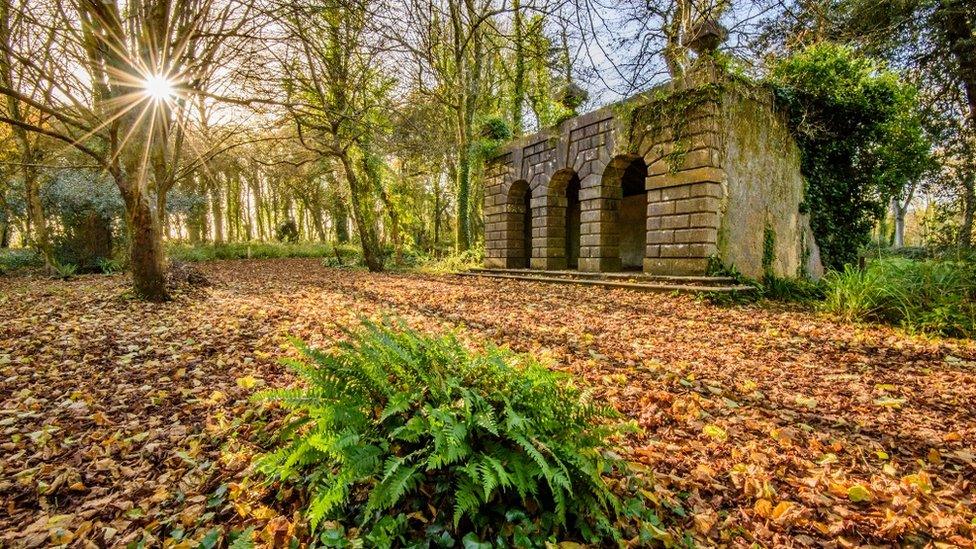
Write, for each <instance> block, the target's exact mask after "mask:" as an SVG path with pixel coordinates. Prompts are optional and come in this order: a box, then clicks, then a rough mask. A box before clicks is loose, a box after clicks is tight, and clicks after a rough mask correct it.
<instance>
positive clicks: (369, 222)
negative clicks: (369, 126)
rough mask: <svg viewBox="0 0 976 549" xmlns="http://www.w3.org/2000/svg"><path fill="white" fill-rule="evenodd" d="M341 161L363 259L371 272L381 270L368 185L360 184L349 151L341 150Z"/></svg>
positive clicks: (381, 264) (381, 262)
mask: <svg viewBox="0 0 976 549" xmlns="http://www.w3.org/2000/svg"><path fill="white" fill-rule="evenodd" d="M339 160H340V161H341V162H342V169H343V171H344V172H345V175H346V181H348V182H349V196H350V201H351V202H352V216H353V220H354V221H355V222H356V228H357V229H358V231H357V232H358V233H359V242H360V244H361V245H362V248H363V260H364V261H365V262H366V268H367V269H369V270H370V271H372V272H380V271H382V270H383V260H382V258H381V257H380V253H379V244H378V241H377V238H376V227H375V226H374V224H373V219H372V217H373V216H372V213H371V211H370V208H369V204H368V200H367V197H368V195H369V188H368V186H364V185H362V183H361V182H360V181H359V177H358V175H357V174H356V169H355V166H353V163H352V160H351V159H350V158H349V153H348V152H345V151H343V153H342V154H340V155H339Z"/></svg>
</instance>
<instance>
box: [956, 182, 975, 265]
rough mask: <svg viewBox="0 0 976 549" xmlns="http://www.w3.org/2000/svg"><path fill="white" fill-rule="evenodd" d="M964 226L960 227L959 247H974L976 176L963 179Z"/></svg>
mask: <svg viewBox="0 0 976 549" xmlns="http://www.w3.org/2000/svg"><path fill="white" fill-rule="evenodd" d="M962 204H963V213H962V226H961V227H959V246H960V247H962V248H966V249H969V248H972V247H973V219H974V218H976V176H974V175H973V174H971V173H970V174H968V175H966V176H965V177H964V178H963V195H962Z"/></svg>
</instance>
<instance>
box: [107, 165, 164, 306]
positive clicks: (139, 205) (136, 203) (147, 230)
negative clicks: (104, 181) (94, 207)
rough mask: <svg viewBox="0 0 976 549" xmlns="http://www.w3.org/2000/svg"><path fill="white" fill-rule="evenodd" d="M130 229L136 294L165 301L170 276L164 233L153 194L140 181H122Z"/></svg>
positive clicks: (130, 251)
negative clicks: (166, 264)
mask: <svg viewBox="0 0 976 549" xmlns="http://www.w3.org/2000/svg"><path fill="white" fill-rule="evenodd" d="M119 186H120V188H121V189H122V199H123V200H124V201H125V211H126V212H125V221H126V226H127V227H128V230H129V265H130V269H131V270H132V283H133V285H134V286H135V291H136V294H137V295H139V297H142V298H143V299H146V300H148V301H165V300H166V299H168V298H169V294H167V292H166V276H165V270H164V256H163V244H162V235H161V234H160V228H159V224H158V222H157V218H156V215H155V214H154V212H153V209H152V206H151V205H150V204H149V197H148V196H147V194H146V193H145V192H143V191H142V189H140V188H139V185H138V183H131V182H129V184H122V185H119Z"/></svg>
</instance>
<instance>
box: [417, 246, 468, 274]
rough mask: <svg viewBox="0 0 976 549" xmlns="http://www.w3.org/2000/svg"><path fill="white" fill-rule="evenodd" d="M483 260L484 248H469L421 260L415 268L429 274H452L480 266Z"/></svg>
mask: <svg viewBox="0 0 976 549" xmlns="http://www.w3.org/2000/svg"><path fill="white" fill-rule="evenodd" d="M484 261H485V250H484V248H471V249H470V250H468V251H466V252H461V253H452V254H450V255H447V256H444V257H438V258H430V259H428V260H426V261H423V262H421V263H420V264H419V265H418V266H417V270H418V271H420V272H422V273H429V274H452V273H459V272H462V271H469V270H471V269H474V268H476V267H481V266H483V265H484Z"/></svg>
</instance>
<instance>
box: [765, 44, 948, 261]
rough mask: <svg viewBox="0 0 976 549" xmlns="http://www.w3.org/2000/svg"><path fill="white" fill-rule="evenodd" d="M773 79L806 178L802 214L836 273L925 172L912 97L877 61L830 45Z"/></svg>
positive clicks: (925, 151)
mask: <svg viewBox="0 0 976 549" xmlns="http://www.w3.org/2000/svg"><path fill="white" fill-rule="evenodd" d="M770 82H771V83H772V85H773V86H774V91H775V94H776V98H777V100H778V102H779V103H780V104H781V105H784V106H785V107H786V109H787V112H788V114H789V118H790V123H791V129H792V132H793V135H794V136H795V137H796V139H797V142H798V145H799V146H800V151H801V168H802V171H803V175H804V176H805V177H806V180H807V187H806V197H805V200H804V204H803V205H802V206H801V211H807V210H809V213H810V216H811V217H810V224H811V226H812V228H813V232H814V236H815V237H816V239H817V244H818V245H819V246H820V249H821V252H822V257H823V260H824V264H825V266H827V267H830V268H833V269H841V268H843V266H844V265H845V264H848V263H853V262H854V261H856V259H857V253H858V249H859V248H860V247H861V246H862V245H864V244H865V243H867V241H868V239H869V235H870V230H871V227H872V226H873V224H874V223H875V221H876V220H877V219H878V218H879V217H880V216H881V215H883V212H884V209H885V206H886V204H887V202H888V200H889V199H890V198H891V196H893V195H895V194H896V193H898V192H899V191H900V190H901V189H902V188H903V187H904V186H905V185H906V184H907V183H908V182H910V181H913V180H917V179H918V178H920V177H921V176H922V174H923V173H924V172H925V170H926V169H928V166H929V163H930V158H931V155H930V151H929V144H928V141H927V139H926V137H925V135H924V134H923V132H922V129H921V125H920V124H919V122H918V100H917V97H916V95H917V92H916V90H915V89H914V88H913V87H912V86H909V85H908V84H905V83H904V82H902V81H901V80H900V79H899V77H898V75H896V74H895V73H893V72H891V71H888V70H886V69H885V68H884V67H882V66H880V65H879V64H878V63H877V62H875V61H873V60H871V59H868V58H865V57H862V56H859V55H858V54H856V53H854V52H853V51H852V50H850V49H848V48H846V47H843V46H839V45H835V44H830V43H823V44H818V45H815V46H812V47H809V48H807V49H805V50H803V51H801V52H799V53H797V54H796V55H794V56H792V57H790V58H787V59H785V60H783V61H782V62H780V63H779V64H778V65H776V66H775V67H773V70H772V74H771V77H770ZM906 133H907V134H908V135H906ZM896 143H898V145H896Z"/></svg>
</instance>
